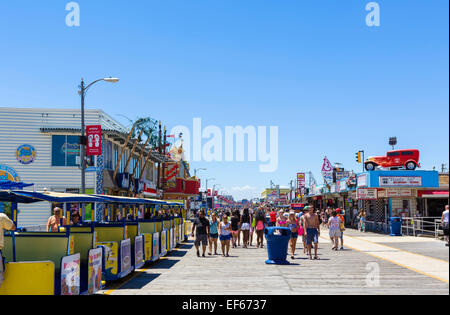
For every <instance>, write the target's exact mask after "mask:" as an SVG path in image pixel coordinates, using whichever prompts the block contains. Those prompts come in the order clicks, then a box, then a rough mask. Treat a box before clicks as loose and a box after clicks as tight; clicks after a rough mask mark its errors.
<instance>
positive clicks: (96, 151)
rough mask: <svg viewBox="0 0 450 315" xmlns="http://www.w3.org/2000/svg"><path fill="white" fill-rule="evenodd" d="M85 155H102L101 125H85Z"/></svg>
mask: <svg viewBox="0 0 450 315" xmlns="http://www.w3.org/2000/svg"><path fill="white" fill-rule="evenodd" d="M86 155H87V156H90V155H102V126H101V125H92V126H86Z"/></svg>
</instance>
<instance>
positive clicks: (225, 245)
mask: <svg viewBox="0 0 450 315" xmlns="http://www.w3.org/2000/svg"><path fill="white" fill-rule="evenodd" d="M219 239H220V244H221V247H222V256H223V257H230V255H229V252H230V240H231V226H230V223H229V222H228V217H227V216H224V217H223V220H222V222H220V224H219Z"/></svg>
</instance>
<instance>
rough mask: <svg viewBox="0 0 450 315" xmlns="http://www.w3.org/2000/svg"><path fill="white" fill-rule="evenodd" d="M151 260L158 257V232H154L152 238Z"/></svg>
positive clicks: (155, 259)
mask: <svg viewBox="0 0 450 315" xmlns="http://www.w3.org/2000/svg"><path fill="white" fill-rule="evenodd" d="M152 241H153V242H152V243H153V246H152V259H151V260H152V261H157V260H158V259H159V233H154V234H153V238H152Z"/></svg>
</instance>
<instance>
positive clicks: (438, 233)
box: [434, 219, 444, 239]
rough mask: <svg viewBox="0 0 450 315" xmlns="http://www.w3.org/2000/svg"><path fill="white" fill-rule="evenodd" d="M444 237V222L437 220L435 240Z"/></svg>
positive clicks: (435, 222)
mask: <svg viewBox="0 0 450 315" xmlns="http://www.w3.org/2000/svg"><path fill="white" fill-rule="evenodd" d="M443 236H444V230H443V229H442V220H441V219H439V220H435V221H434V238H435V239H440V238H441V237H443Z"/></svg>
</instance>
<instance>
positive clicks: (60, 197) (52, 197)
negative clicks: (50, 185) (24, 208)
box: [13, 191, 104, 203]
mask: <svg viewBox="0 0 450 315" xmlns="http://www.w3.org/2000/svg"><path fill="white" fill-rule="evenodd" d="M13 193H14V194H16V195H18V196H23V197H28V198H33V199H37V201H48V202H58V203H71V202H74V203H76V202H83V203H90V202H104V199H102V198H101V197H97V196H92V195H79V194H68V193H58V192H52V191H48V192H33V191H14V192H13Z"/></svg>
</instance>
